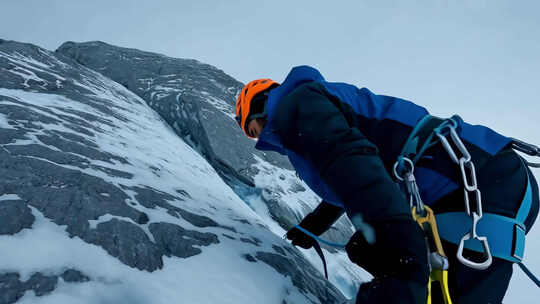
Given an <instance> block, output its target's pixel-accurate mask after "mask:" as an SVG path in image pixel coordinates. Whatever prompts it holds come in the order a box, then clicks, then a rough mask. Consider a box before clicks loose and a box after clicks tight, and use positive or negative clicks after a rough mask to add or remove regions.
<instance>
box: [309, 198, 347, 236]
mask: <svg viewBox="0 0 540 304" xmlns="http://www.w3.org/2000/svg"><path fill="white" fill-rule="evenodd" d="M343 213H345V210H344V209H343V208H341V207H338V206H334V205H332V204H330V203H327V202H325V201H322V202H321V203H320V204H319V205H318V206H317V207H316V208H315V209H314V210H313V211H312V212H310V213H308V214H306V216H305V217H304V219H303V220H302V222H300V226H302V227H304V228H306V229H308V230H309V231H310V232H311V233H313V234H315V235H321V234H323V233H325V232H326V230H328V229H330V227H332V225H333V224H334V223H335V222H336V221H337V220H338V219H339V218H340V217H341V216H342V215H343Z"/></svg>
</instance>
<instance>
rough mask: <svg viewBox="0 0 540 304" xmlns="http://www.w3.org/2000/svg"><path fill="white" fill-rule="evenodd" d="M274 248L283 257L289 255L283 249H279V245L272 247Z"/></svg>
mask: <svg viewBox="0 0 540 304" xmlns="http://www.w3.org/2000/svg"><path fill="white" fill-rule="evenodd" d="M272 248H273V249H274V250H275V251H276V252H277V253H279V254H281V255H287V254H286V253H285V251H284V250H283V248H281V247H279V246H278V245H272Z"/></svg>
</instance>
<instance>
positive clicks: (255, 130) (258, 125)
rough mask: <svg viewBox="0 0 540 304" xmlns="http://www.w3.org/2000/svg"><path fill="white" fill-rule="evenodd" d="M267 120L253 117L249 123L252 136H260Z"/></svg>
mask: <svg viewBox="0 0 540 304" xmlns="http://www.w3.org/2000/svg"><path fill="white" fill-rule="evenodd" d="M265 123H266V120H265V119H264V118H257V119H252V120H251V121H250V122H249V123H248V133H249V135H250V136H251V137H255V138H259V135H260V134H261V131H262V129H263V128H264V124H265Z"/></svg>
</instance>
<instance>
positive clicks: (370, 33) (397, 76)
mask: <svg viewBox="0 0 540 304" xmlns="http://www.w3.org/2000/svg"><path fill="white" fill-rule="evenodd" d="M0 12H1V18H0V38H3V39H9V40H17V41H23V42H30V43H34V44H37V45H39V46H42V47H45V48H47V49H49V50H55V49H56V48H57V47H58V46H59V45H60V44H61V43H62V42H64V41H68V40H71V41H77V42H82V41H89V40H101V41H105V42H107V43H111V44H115V45H119V46H125V47H133V48H138V49H142V50H147V51H154V52H159V53H163V54H165V55H168V56H171V57H180V58H193V59H197V60H200V61H203V62H205V63H209V64H212V65H215V66H217V67H218V68H220V69H222V70H224V71H225V72H226V73H228V74H229V75H231V76H233V77H235V78H236V79H238V80H240V81H242V82H247V81H250V80H252V79H254V78H261V77H271V78H274V79H275V80H277V81H282V80H283V79H284V78H285V76H286V74H287V72H288V71H289V70H290V69H291V67H293V66H295V65H300V64H308V65H312V66H314V67H316V68H318V69H319V70H320V71H321V72H322V74H323V75H324V76H325V77H326V78H327V80H330V81H342V82H349V83H352V84H355V85H358V86H361V87H363V86H365V87H368V88H370V89H371V90H373V91H374V92H376V93H381V94H387V95H394V96H399V97H402V98H406V99H409V100H412V101H415V102H417V103H419V104H421V105H423V106H426V107H428V108H429V109H430V111H431V112H432V113H434V114H436V115H440V116H450V115H452V114H454V113H458V114H461V115H462V117H463V118H465V119H466V120H468V121H471V122H473V123H483V124H487V125H489V126H491V127H492V128H494V129H495V130H498V131H501V132H503V133H505V134H506V135H509V136H515V137H520V138H523V139H525V140H529V141H533V142H536V143H537V144H540V122H539V121H540V97H539V96H540V17H539V16H540V1H533V0H531V1H517V0H513V1H512V0H508V1H495V0H491V1H489V0H470V1H464V0H455V1H450V0H447V1H442V0H424V1H412V0H411V1H381V0H379V1H377V0H374V1H361V0H356V1H331V0H325V1H316V0H311V1H304V0H301V1H300V0H288V1H281V0H273V1H262V0H261V1H246V0H242V1H234V0H230V1H207V0H194V1H185V0H162V1H159V0H154V1H127V0H114V1H113V0H107V1H104V0H92V1H77V0H71V1H69V0H63V1H61V0H47V1H43V0H41V1H39V0H35V1H30V0H1V2H0ZM537 176H539V175H538V174H537ZM539 225H540V224H537V226H539ZM536 230H537V231H538V228H537V229H536ZM539 235H540V233H536V234H535V236H536V237H535V240H534V241H533V242H531V241H529V243H528V248H529V250H528V251H527V253H528V255H529V256H531V255H532V256H536V257H539V256H540V241H539V240H538V239H539ZM531 243H534V244H531ZM531 247H534V248H536V252H532V253H531V251H530V250H531V249H530V248H531ZM531 263H532V264H533V266H536V270H537V272H540V258H536V260H534V261H533V262H531ZM516 272H519V271H516ZM531 286H532V285H530V284H527V285H525V284H523V288H514V289H513V290H514V292H513V294H512V296H513V299H518V298H519V295H520V294H521V291H522V290H523V291H527V293H528V294H529V295H530V294H531V293H533V294H534V293H535V292H536V294H535V295H536V296H540V291H538V290H537V289H534V288H531ZM516 297H517V298H516Z"/></svg>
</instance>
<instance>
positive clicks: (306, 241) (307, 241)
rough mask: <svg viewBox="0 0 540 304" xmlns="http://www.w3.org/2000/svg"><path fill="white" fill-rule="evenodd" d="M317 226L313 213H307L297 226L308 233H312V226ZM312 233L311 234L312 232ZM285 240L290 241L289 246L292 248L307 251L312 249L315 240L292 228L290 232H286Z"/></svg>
mask: <svg viewBox="0 0 540 304" xmlns="http://www.w3.org/2000/svg"><path fill="white" fill-rule="evenodd" d="M316 224H317V219H316V217H315V216H314V215H313V213H309V214H308V215H306V217H304V219H303V220H302V221H301V222H300V224H299V226H300V227H302V228H304V229H306V230H307V231H309V232H312V231H313V228H314V227H313V226H314V225H316ZM312 233H313V232H312ZM286 236H287V239H289V240H291V244H293V245H294V246H299V247H302V248H304V249H309V248H311V247H313V245H314V244H315V242H316V241H315V240H314V239H313V238H312V237H311V236H309V235H307V234H305V233H304V232H302V231H301V230H300V229H298V228H296V227H293V228H292V229H291V230H289V231H288V232H287V235H286Z"/></svg>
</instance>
